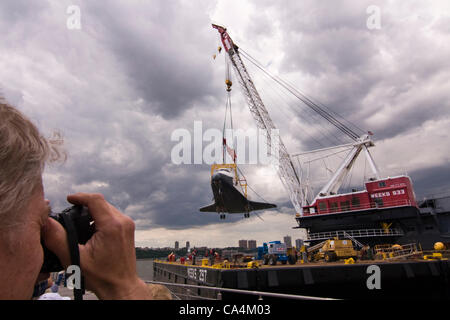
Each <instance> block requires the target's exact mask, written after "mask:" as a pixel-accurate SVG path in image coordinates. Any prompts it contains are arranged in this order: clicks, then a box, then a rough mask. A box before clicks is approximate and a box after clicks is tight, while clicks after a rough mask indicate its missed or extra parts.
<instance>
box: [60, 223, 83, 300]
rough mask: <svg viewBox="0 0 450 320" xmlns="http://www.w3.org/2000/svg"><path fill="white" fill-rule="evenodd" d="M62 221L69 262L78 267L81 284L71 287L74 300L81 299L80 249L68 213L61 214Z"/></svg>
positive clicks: (81, 282)
mask: <svg viewBox="0 0 450 320" xmlns="http://www.w3.org/2000/svg"><path fill="white" fill-rule="evenodd" d="M62 217H63V221H64V225H65V227H66V231H67V242H68V243H69V251H70V262H71V265H74V266H78V267H79V268H80V284H81V286H80V287H79V288H77V286H74V288H73V296H74V299H75V300H83V294H84V277H83V275H82V273H81V265H80V251H79V249H78V235H77V231H76V228H75V225H74V223H73V220H72V219H71V218H70V216H69V215H67V214H63V215H62Z"/></svg>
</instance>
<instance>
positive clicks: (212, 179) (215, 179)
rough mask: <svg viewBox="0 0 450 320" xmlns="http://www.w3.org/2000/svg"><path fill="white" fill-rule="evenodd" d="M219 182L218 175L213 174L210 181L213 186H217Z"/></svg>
mask: <svg viewBox="0 0 450 320" xmlns="http://www.w3.org/2000/svg"><path fill="white" fill-rule="evenodd" d="M220 180H221V177H220V173H214V174H213V176H212V177H211V181H212V182H213V183H215V184H218V183H219V182H220Z"/></svg>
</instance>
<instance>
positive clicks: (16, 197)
mask: <svg viewBox="0 0 450 320" xmlns="http://www.w3.org/2000/svg"><path fill="white" fill-rule="evenodd" d="M61 144H62V139H61V138H60V136H57V137H56V138H55V139H46V138H44V137H43V136H42V135H41V134H40V133H39V130H38V129H37V127H36V126H35V125H34V124H33V123H32V122H31V121H30V120H29V119H28V118H26V117H25V116H24V115H23V114H22V113H21V112H20V111H18V110H17V109H15V108H14V107H12V106H11V105H9V104H8V103H7V102H6V101H5V100H4V99H2V98H1V97H0V227H2V226H5V224H8V223H10V222H11V221H10V219H9V218H10V217H12V216H13V215H14V213H19V212H20V211H22V210H24V208H25V207H26V206H27V205H28V203H29V200H30V197H31V196H32V193H33V191H34V189H35V187H36V186H37V184H38V183H39V182H40V181H41V177H42V173H43V170H44V166H45V163H46V162H53V161H56V160H58V159H61V157H62V155H63V152H61V151H60V145H61ZM64 156H65V155H64ZM14 218H15V219H20V217H14ZM8 221H9V222H8Z"/></svg>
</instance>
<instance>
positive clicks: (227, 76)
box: [222, 55, 236, 163]
mask: <svg viewBox="0 0 450 320" xmlns="http://www.w3.org/2000/svg"><path fill="white" fill-rule="evenodd" d="M224 57H225V65H226V68H225V84H226V86H227V89H226V91H227V100H226V103H225V117H224V121H223V131H222V137H223V140H222V141H223V145H222V156H223V163H225V158H226V152H225V151H226V148H227V147H228V145H227V140H226V138H225V131H226V124H227V115H228V113H229V114H230V130H231V139H232V150H233V154H234V155H233V156H232V155H231V154H230V156H231V157H232V158H233V162H236V151H235V146H234V132H233V113H232V111H231V86H232V84H233V83H232V82H231V72H230V64H229V62H228V57H227V55H224Z"/></svg>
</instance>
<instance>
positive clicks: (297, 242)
mask: <svg viewBox="0 0 450 320" xmlns="http://www.w3.org/2000/svg"><path fill="white" fill-rule="evenodd" d="M302 246H303V240H302V239H295V247H296V248H297V249H300V248H301V247H302Z"/></svg>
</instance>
